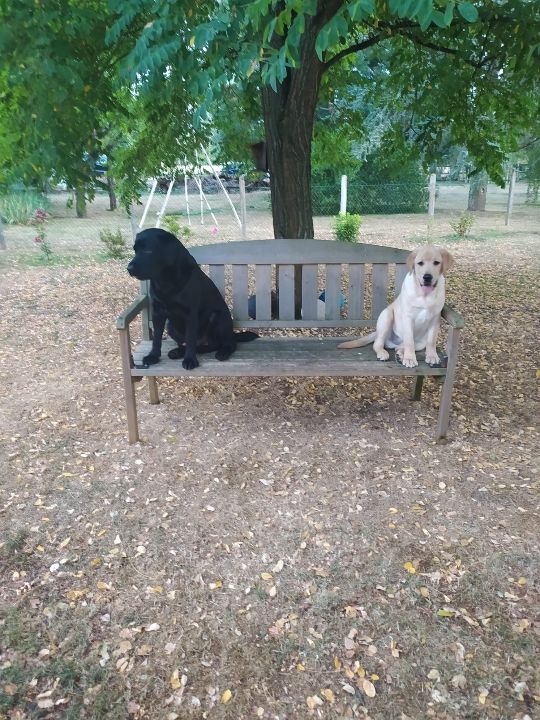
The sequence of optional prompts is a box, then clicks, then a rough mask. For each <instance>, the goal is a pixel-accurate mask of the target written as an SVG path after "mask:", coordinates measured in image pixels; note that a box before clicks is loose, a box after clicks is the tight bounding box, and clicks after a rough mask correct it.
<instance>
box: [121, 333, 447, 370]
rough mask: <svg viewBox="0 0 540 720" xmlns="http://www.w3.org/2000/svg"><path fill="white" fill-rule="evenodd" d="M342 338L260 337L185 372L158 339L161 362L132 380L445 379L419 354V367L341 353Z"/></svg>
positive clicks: (368, 351)
mask: <svg viewBox="0 0 540 720" xmlns="http://www.w3.org/2000/svg"><path fill="white" fill-rule="evenodd" d="M344 339H345V338H341V337H339V338H338V337H325V338H321V337H307V338H306V337H302V338H296V337H295V338H291V337H261V338H258V339H257V340H254V341H252V342H249V343H239V345H238V348H237V350H236V352H235V353H234V354H233V355H232V356H231V358H230V359H229V360H227V361H225V362H219V361H218V360H216V359H215V357H214V354H213V353H209V354H204V355H200V354H199V355H198V359H199V362H200V366H199V367H198V368H196V370H193V371H188V370H184V369H183V368H182V363H181V362H180V361H179V360H170V359H169V358H168V356H167V353H168V351H169V350H170V349H171V348H172V347H174V343H173V342H172V341H171V340H168V339H167V340H164V341H163V354H162V358H161V361H160V362H159V363H157V364H156V365H151V366H150V367H148V368H133V369H132V370H131V374H132V376H135V377H138V376H147V375H154V376H156V377H192V378H197V377H229V376H230V377H241V376H244V375H245V376H250V377H280V376H299V377H319V376H332V377H339V376H341V375H343V376H358V377H360V376H386V375H389V376H404V377H417V376H420V375H444V374H445V373H446V369H445V368H432V367H430V366H429V365H426V363H425V362H424V353H423V352H418V353H417V354H416V355H417V358H418V361H419V365H418V367H415V368H405V367H403V365H401V364H400V363H398V362H397V361H396V360H394V359H392V360H389V361H388V362H380V361H379V360H377V358H376V356H375V353H374V352H373V347H372V346H368V347H365V348H355V349H354V350H340V349H338V347H337V344H338V343H339V342H341V341H342V340H344ZM150 347H151V344H150V343H149V342H147V341H142V342H141V343H139V345H138V346H137V348H136V350H135V352H134V358H135V362H136V363H139V362H140V360H141V359H142V357H143V356H144V355H146V354H147V353H148V352H149V349H150Z"/></svg>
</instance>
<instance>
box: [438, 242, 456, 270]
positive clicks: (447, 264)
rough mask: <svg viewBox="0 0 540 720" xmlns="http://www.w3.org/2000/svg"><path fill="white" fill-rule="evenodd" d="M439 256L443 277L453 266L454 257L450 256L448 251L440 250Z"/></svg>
mask: <svg viewBox="0 0 540 720" xmlns="http://www.w3.org/2000/svg"><path fill="white" fill-rule="evenodd" d="M441 255H442V268H441V273H442V274H443V275H444V274H445V273H446V272H448V270H450V269H451V268H452V267H453V265H454V256H453V255H451V254H450V253H449V252H448V250H444V248H443V249H441Z"/></svg>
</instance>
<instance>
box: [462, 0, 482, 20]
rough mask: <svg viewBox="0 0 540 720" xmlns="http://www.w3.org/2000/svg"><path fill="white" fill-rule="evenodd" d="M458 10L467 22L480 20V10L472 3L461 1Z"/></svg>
mask: <svg viewBox="0 0 540 720" xmlns="http://www.w3.org/2000/svg"><path fill="white" fill-rule="evenodd" d="M458 10H459V14H460V15H461V17H462V18H464V19H465V20H467V22H476V21H477V20H478V10H477V9H476V8H475V6H474V5H472V4H471V3H468V2H464V3H459V5H458Z"/></svg>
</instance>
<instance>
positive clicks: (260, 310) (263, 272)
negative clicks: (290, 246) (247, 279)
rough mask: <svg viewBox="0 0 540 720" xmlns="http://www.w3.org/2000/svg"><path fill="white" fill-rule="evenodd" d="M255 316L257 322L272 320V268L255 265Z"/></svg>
mask: <svg viewBox="0 0 540 720" xmlns="http://www.w3.org/2000/svg"><path fill="white" fill-rule="evenodd" d="M255 288H256V289H255V294H256V296H257V298H256V305H255V316H256V318H257V320H271V319H272V305H271V293H272V266H271V265H255Z"/></svg>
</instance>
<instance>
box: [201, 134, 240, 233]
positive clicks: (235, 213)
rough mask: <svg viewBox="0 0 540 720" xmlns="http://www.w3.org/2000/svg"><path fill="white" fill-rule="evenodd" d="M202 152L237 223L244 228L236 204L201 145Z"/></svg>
mask: <svg viewBox="0 0 540 720" xmlns="http://www.w3.org/2000/svg"><path fill="white" fill-rule="evenodd" d="M201 150H202V151H203V153H204V155H205V157H206V160H207V161H208V164H209V165H210V167H211V168H212V172H213V173H214V177H215V178H216V180H217V181H218V183H219V185H220V187H221V189H222V190H223V193H224V195H225V197H226V198H227V200H228V201H229V205H230V206H231V210H232V211H233V213H234V217H235V218H236V222H237V223H238V225H239V227H242V221H241V220H240V218H239V217H238V213H237V212H236V208H235V207H234V203H233V201H232V200H231V198H230V196H229V193H228V192H227V190H226V189H225V185H224V184H223V183H222V182H221V178H220V177H219V175H218V173H217V171H216V168H215V167H214V166H213V165H212V161H211V160H210V156H209V155H208V153H207V152H206V150H205V148H204V147H203V146H202V145H201Z"/></svg>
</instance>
